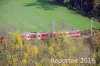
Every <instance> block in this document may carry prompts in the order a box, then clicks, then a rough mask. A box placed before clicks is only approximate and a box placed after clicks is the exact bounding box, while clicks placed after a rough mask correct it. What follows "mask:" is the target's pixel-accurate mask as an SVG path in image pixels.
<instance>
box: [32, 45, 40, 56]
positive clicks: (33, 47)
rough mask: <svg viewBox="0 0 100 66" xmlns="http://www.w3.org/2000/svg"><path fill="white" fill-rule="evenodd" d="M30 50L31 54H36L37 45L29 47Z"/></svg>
mask: <svg viewBox="0 0 100 66" xmlns="http://www.w3.org/2000/svg"><path fill="white" fill-rule="evenodd" d="M31 50H32V54H33V55H37V54H38V52H39V50H38V47H37V46H32V47H31Z"/></svg>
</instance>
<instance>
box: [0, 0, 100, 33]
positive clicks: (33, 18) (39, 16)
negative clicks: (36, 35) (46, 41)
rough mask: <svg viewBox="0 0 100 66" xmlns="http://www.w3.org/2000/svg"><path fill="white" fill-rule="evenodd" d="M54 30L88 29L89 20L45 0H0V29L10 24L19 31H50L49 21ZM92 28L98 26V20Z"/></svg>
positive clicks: (6, 27)
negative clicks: (53, 25)
mask: <svg viewBox="0 0 100 66" xmlns="http://www.w3.org/2000/svg"><path fill="white" fill-rule="evenodd" d="M53 21H54V23H55V30H56V31H58V30H60V29H61V28H62V26H63V24H64V26H65V28H66V29H72V28H78V29H80V30H84V29H89V28H90V24H91V20H90V19H88V18H86V17H83V16H81V15H79V14H77V13H75V12H73V11H71V10H68V9H67V8H66V7H64V6H62V5H61V4H57V3H55V2H49V1H46V2H45V0H38V1H37V0H0V31H4V30H7V29H8V28H9V27H10V26H13V27H16V28H17V29H18V30H20V31H21V32H29V31H30V32H34V31H39V32H40V31H50V30H51V22H53ZM93 28H100V23H99V22H94V23H93Z"/></svg>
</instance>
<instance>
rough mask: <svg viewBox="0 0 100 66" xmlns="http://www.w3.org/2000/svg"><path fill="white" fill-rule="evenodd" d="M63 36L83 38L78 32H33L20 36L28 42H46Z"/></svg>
mask: <svg viewBox="0 0 100 66" xmlns="http://www.w3.org/2000/svg"><path fill="white" fill-rule="evenodd" d="M61 34H66V35H69V36H70V37H79V36H81V34H80V32H79V31H78V30H77V31H68V32H35V33H34V32H33V33H22V34H20V35H21V37H22V38H26V39H27V40H32V41H34V40H44V39H46V38H56V37H58V36H61Z"/></svg>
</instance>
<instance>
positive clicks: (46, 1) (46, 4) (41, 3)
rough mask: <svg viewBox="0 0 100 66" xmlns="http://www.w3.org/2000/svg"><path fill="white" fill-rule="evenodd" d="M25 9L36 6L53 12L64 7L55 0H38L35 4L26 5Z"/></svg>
mask: <svg viewBox="0 0 100 66" xmlns="http://www.w3.org/2000/svg"><path fill="white" fill-rule="evenodd" d="M24 6H25V7H29V6H36V7H38V8H42V9H44V10H53V9H55V8H57V7H58V6H63V5H62V4H60V3H58V2H56V1H55V0H37V1H36V2H33V3H25V5H24Z"/></svg>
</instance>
